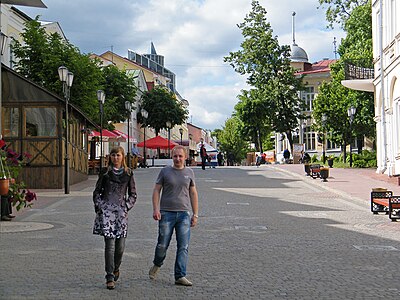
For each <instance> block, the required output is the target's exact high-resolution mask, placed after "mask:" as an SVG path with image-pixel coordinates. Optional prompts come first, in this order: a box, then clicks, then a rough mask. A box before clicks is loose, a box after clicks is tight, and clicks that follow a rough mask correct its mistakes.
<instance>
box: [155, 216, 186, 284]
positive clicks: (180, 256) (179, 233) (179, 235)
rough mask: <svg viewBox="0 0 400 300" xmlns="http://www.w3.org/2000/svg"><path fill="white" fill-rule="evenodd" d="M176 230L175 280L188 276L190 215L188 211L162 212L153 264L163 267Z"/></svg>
mask: <svg viewBox="0 0 400 300" xmlns="http://www.w3.org/2000/svg"><path fill="white" fill-rule="evenodd" d="M174 229H175V235H176V243H177V249H176V258H175V280H176V279H178V278H181V277H185V276H186V265H187V262H188V258H189V240H190V213H189V212H188V211H161V220H160V221H159V222H158V242H157V247H156V251H155V255H154V261H153V263H154V264H155V265H156V266H158V267H161V266H162V264H163V262H164V259H165V257H166V255H167V250H168V246H169V243H170V242H171V238H172V234H173V232H174Z"/></svg>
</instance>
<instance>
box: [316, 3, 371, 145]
mask: <svg viewBox="0 0 400 300" xmlns="http://www.w3.org/2000/svg"><path fill="white" fill-rule="evenodd" d="M344 28H345V30H346V31H347V36H346V38H345V39H343V40H342V43H341V45H340V47H339V49H338V50H339V54H340V55H341V58H340V60H339V61H338V62H337V63H335V64H334V65H331V74H332V81H331V82H324V83H323V84H322V86H321V87H320V91H319V94H318V96H317V97H316V99H315V100H314V102H313V117H314V119H316V120H317V121H318V123H319V129H320V130H322V129H321V121H320V120H321V116H322V114H325V115H326V116H327V122H326V124H327V125H326V126H327V128H326V129H327V130H328V131H331V132H332V133H333V138H332V139H333V140H334V141H335V142H340V143H343V144H344V145H346V144H348V143H349V142H351V141H352V140H353V138H354V137H353V135H352V132H356V133H357V134H356V135H357V136H358V138H361V137H362V136H364V135H365V136H368V137H373V136H374V135H375V122H374V120H373V117H374V95H373V93H369V92H361V91H355V90H351V89H349V88H346V87H344V86H343V85H342V84H341V81H342V80H344V79H345V75H344V64H345V62H349V61H351V62H352V63H357V62H359V61H361V62H362V63H363V64H364V65H363V66H364V67H367V68H371V67H372V30H371V4H370V3H369V2H368V3H366V4H364V5H363V6H358V7H356V8H354V10H353V11H352V12H351V15H350V17H348V18H347V20H346V22H345V24H344ZM350 106H354V107H355V108H356V109H357V111H356V115H355V119H354V121H353V123H352V128H350V126H349V118H348V115H347V110H348V108H350ZM350 129H351V130H350Z"/></svg>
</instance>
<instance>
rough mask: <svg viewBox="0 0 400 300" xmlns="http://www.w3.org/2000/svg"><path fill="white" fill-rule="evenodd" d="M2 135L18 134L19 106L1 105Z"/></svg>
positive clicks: (13, 135) (14, 135) (11, 135)
mask: <svg viewBox="0 0 400 300" xmlns="http://www.w3.org/2000/svg"><path fill="white" fill-rule="evenodd" d="M2 117H3V135H4V136H5V137H17V136H18V134H19V108H16V107H3V110H2Z"/></svg>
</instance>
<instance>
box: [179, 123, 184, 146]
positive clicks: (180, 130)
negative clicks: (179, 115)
mask: <svg viewBox="0 0 400 300" xmlns="http://www.w3.org/2000/svg"><path fill="white" fill-rule="evenodd" d="M179 133H180V135H181V146H182V136H183V128H182V127H181V128H179Z"/></svg>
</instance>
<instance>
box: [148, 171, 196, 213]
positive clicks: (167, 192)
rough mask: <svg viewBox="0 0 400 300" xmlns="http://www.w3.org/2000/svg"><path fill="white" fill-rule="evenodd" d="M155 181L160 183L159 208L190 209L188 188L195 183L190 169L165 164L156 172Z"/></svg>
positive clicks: (167, 209) (169, 209)
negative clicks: (165, 165)
mask: <svg viewBox="0 0 400 300" xmlns="http://www.w3.org/2000/svg"><path fill="white" fill-rule="evenodd" d="M156 183H157V184H160V185H162V193H161V200H160V210H166V211H190V209H191V204H190V193H189V188H190V187H191V186H194V185H195V182H194V173H193V170H192V169H190V168H186V167H185V168H183V169H175V168H174V167H172V166H167V167H165V168H163V169H162V170H161V171H160V173H159V174H158V177H157V180H156Z"/></svg>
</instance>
